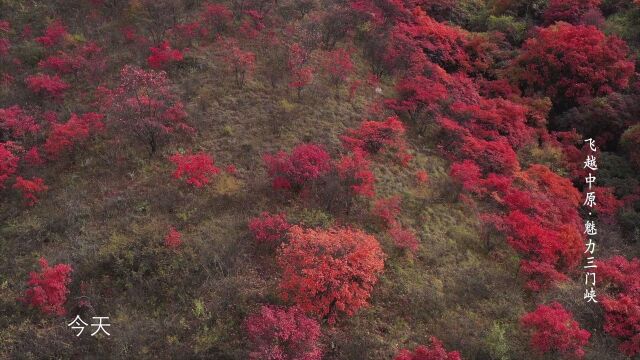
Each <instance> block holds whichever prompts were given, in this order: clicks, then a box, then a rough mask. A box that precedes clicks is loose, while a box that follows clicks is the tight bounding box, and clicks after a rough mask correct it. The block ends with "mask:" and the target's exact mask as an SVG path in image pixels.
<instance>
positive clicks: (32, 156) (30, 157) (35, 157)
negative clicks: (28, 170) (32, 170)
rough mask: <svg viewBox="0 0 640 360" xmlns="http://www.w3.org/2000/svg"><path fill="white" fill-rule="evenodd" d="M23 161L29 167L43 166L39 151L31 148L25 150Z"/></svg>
mask: <svg viewBox="0 0 640 360" xmlns="http://www.w3.org/2000/svg"><path fill="white" fill-rule="evenodd" d="M23 159H24V161H26V162H27V164H29V165H42V164H44V159H42V157H41V156H40V151H38V148H37V147H35V146H34V147H32V148H31V149H29V150H27V152H26V153H25V154H24V158H23Z"/></svg>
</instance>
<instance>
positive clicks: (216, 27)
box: [201, 3, 233, 34]
mask: <svg viewBox="0 0 640 360" xmlns="http://www.w3.org/2000/svg"><path fill="white" fill-rule="evenodd" d="M201 17H202V22H203V23H204V24H205V26H207V27H208V29H209V30H210V31H211V32H212V33H213V34H218V33H220V32H222V31H223V30H225V29H226V27H227V26H228V25H229V23H231V21H232V20H233V12H232V11H231V10H229V8H228V7H227V6H226V5H224V4H216V3H205V4H204V5H203V7H202V13H201Z"/></svg>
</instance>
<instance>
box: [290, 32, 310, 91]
mask: <svg viewBox="0 0 640 360" xmlns="http://www.w3.org/2000/svg"><path fill="white" fill-rule="evenodd" d="M308 57H309V55H308V53H307V51H306V50H305V49H303V48H302V46H300V44H298V43H294V44H292V45H291V46H290V47H289V59H288V61H287V66H288V67H289V74H290V76H291V81H290V82H289V87H290V88H293V89H297V91H298V98H299V97H300V96H301V93H302V89H304V88H305V87H306V86H307V85H309V84H310V83H311V82H312V81H313V69H312V68H311V66H309V65H307V62H308V60H309V59H308Z"/></svg>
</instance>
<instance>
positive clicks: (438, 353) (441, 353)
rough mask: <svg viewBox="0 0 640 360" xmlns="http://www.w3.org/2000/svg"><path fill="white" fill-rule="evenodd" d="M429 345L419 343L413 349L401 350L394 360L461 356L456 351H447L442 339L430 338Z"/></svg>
mask: <svg viewBox="0 0 640 360" xmlns="http://www.w3.org/2000/svg"><path fill="white" fill-rule="evenodd" d="M430 341H431V345H429V346H424V345H420V346H418V347H417V348H416V350H415V351H413V352H411V351H409V350H406V349H405V350H402V351H400V353H398V355H396V357H395V358H394V360H461V359H462V357H461V356H460V353H459V352H457V351H451V352H447V350H446V349H445V348H444V346H443V345H442V341H440V340H438V339H437V338H435V337H433V336H432V337H431V339H430Z"/></svg>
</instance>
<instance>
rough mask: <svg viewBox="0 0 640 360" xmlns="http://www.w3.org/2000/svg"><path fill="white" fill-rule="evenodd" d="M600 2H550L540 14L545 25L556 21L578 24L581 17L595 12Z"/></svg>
mask: <svg viewBox="0 0 640 360" xmlns="http://www.w3.org/2000/svg"><path fill="white" fill-rule="evenodd" d="M601 2H602V1H601V0H551V1H549V5H547V8H546V9H545V11H544V14H542V17H543V18H544V22H545V24H547V25H550V24H553V23H555V22H557V21H564V22H568V23H570V24H574V25H576V24H579V23H580V22H581V20H582V18H583V16H584V15H585V14H586V13H588V12H589V11H591V10H597V9H598V6H600V3H601Z"/></svg>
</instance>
